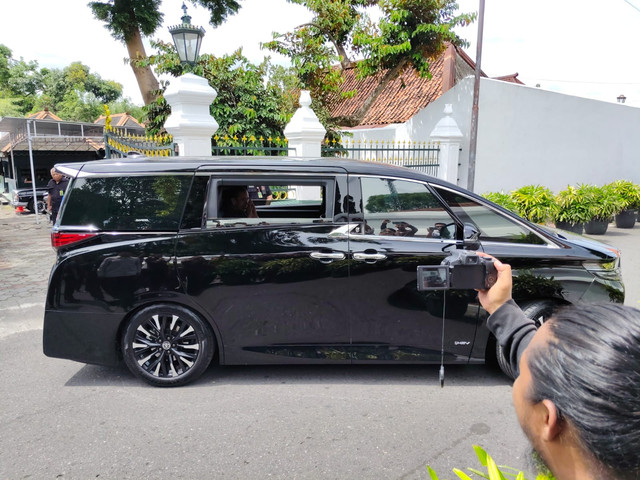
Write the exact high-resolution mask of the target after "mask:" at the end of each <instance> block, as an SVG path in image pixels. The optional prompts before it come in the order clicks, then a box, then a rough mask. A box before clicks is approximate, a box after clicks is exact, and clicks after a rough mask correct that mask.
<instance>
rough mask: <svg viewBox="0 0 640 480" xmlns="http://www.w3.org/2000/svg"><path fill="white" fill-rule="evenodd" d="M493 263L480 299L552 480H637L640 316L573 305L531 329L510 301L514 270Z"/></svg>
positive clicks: (610, 307)
mask: <svg viewBox="0 0 640 480" xmlns="http://www.w3.org/2000/svg"><path fill="white" fill-rule="evenodd" d="M479 255H481V256H485V257H488V255H485V254H482V253H480V254H479ZM494 265H495V268H496V270H497V272H498V275H497V281H496V283H495V284H494V285H493V286H492V287H491V288H489V289H487V290H480V291H479V293H478V297H479V300H480V303H481V304H482V306H483V307H484V308H485V310H487V312H489V314H490V316H489V319H488V321H487V326H488V327H489V329H490V330H491V331H492V332H493V333H494V335H495V336H496V338H497V340H498V342H499V343H500V345H502V347H503V348H504V350H505V353H506V355H508V357H507V358H508V360H509V362H510V363H511V366H512V367H513V369H514V372H517V375H518V377H517V378H516V380H515V382H514V385H513V403H514V406H515V409H516V414H517V416H518V420H519V421H520V425H521V426H522V429H523V431H524V432H525V434H526V435H527V437H528V438H529V440H530V442H531V444H532V446H533V448H534V449H535V450H536V451H537V452H538V454H539V455H540V456H541V458H542V459H543V460H544V461H545V462H546V464H547V465H548V467H549V469H550V470H551V472H552V473H553V475H554V476H555V478H556V479H557V480H613V479H617V480H632V479H636V480H637V479H640V311H639V310H636V309H634V308H631V307H624V306H622V305H616V304H602V305H595V304H589V305H575V306H571V307H567V308H564V309H561V310H560V311H558V312H556V313H555V314H554V316H553V317H552V318H550V319H549V320H548V321H546V322H545V323H544V324H543V325H542V327H540V329H538V330H537V331H536V328H535V326H534V324H533V321H532V320H530V319H528V318H526V317H525V316H524V314H523V313H522V311H521V310H520V309H519V308H518V306H517V305H516V304H515V302H514V301H513V300H512V298H511V287H512V279H511V267H510V266H509V265H507V264H503V263H502V262H500V261H499V260H496V259H494Z"/></svg>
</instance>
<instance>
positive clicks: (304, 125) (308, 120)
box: [284, 90, 327, 158]
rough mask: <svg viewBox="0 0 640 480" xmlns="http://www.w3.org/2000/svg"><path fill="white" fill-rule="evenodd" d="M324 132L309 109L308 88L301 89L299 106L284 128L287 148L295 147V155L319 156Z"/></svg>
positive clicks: (309, 95) (309, 97)
mask: <svg viewBox="0 0 640 480" xmlns="http://www.w3.org/2000/svg"><path fill="white" fill-rule="evenodd" d="M326 133H327V131H326V130H325V128H324V127H323V126H322V124H321V123H320V120H318V117H317V116H316V114H315V112H314V111H313V110H311V94H310V93H309V91H308V90H302V92H300V108H299V109H298V110H296V113H294V114H293V117H291V121H290V122H289V123H288V124H287V126H286V127H285V129H284V135H285V137H286V138H287V140H288V142H289V148H293V149H295V152H296V153H295V156H296V157H316V158H317V157H320V147H321V145H322V139H323V138H324V136H325V134H326Z"/></svg>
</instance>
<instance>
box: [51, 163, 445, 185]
mask: <svg viewBox="0 0 640 480" xmlns="http://www.w3.org/2000/svg"><path fill="white" fill-rule="evenodd" d="M58 167H60V168H61V169H63V171H65V173H67V174H71V173H73V172H80V171H81V172H82V173H83V174H89V175H92V174H95V175H103V174H127V173H145V172H148V173H157V172H175V173H178V172H195V171H207V170H209V168H211V169H216V170H217V169H219V168H220V167H229V168H228V170H227V171H233V169H234V167H236V168H238V169H241V170H243V171H246V169H247V167H250V168H256V169H258V170H270V171H272V172H274V173H276V172H284V171H288V172H290V171H294V170H295V169H297V168H300V167H302V168H304V169H305V170H307V171H308V170H309V169H311V170H317V171H318V172H324V173H340V172H344V171H346V172H348V173H352V174H362V175H391V176H401V177H404V178H413V179H416V180H427V181H429V182H431V183H436V184H440V185H450V186H453V187H455V186H454V185H451V184H449V183H448V182H445V181H443V180H441V179H438V178H436V177H432V176H430V175H427V174H424V173H421V172H418V171H415V170H412V169H410V168H406V167H399V166H396V165H389V164H385V163H381V162H366V161H360V160H351V159H341V158H335V157H321V158H300V157H248V156H223V157H165V158H157V157H156V158H147V157H135V158H120V159H109V160H94V161H91V162H82V163H62V164H58V165H56V168H58Z"/></svg>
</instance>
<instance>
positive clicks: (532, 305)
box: [496, 300, 558, 379]
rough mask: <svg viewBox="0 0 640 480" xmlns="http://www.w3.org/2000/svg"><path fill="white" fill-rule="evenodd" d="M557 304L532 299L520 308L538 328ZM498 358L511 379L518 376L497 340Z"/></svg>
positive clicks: (551, 313)
mask: <svg viewBox="0 0 640 480" xmlns="http://www.w3.org/2000/svg"><path fill="white" fill-rule="evenodd" d="M557 306H558V305H557V304H556V303H554V302H553V301H551V300H531V301H528V302H523V303H522V305H520V309H521V310H522V313H524V315H525V316H526V317H527V318H530V319H531V320H533V322H534V323H535V325H536V328H540V326H541V325H542V324H543V323H544V322H546V321H547V320H548V319H549V318H550V317H551V315H553V312H554V311H555V309H556V308H557ZM496 360H497V362H498V366H499V367H500V370H502V372H503V373H504V374H505V375H506V376H507V377H509V378H511V379H515V378H516V373H515V372H514V371H513V369H512V368H511V364H510V363H509V360H508V359H507V358H506V356H505V352H504V350H503V348H502V346H501V345H500V344H499V343H498V342H496Z"/></svg>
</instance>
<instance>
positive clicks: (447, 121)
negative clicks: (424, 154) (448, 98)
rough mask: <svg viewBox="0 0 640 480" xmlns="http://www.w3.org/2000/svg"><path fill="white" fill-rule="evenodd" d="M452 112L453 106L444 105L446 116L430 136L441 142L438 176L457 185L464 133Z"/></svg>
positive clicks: (433, 139)
mask: <svg viewBox="0 0 640 480" xmlns="http://www.w3.org/2000/svg"><path fill="white" fill-rule="evenodd" d="M451 113H453V108H452V106H451V104H450V103H448V104H446V105H445V107H444V115H445V116H444V117H442V118H441V119H440V121H439V122H438V123H437V124H436V126H435V128H434V129H433V131H432V132H431V135H430V138H431V140H432V141H434V142H438V143H439V144H440V154H439V155H438V163H439V165H440V166H439V168H438V178H441V179H443V180H446V181H447V182H450V183H453V184H456V185H457V184H458V162H459V160H460V145H461V143H462V137H463V135H462V132H461V131H460V128H458V124H457V123H456V121H455V120H454V119H453V117H451Z"/></svg>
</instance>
